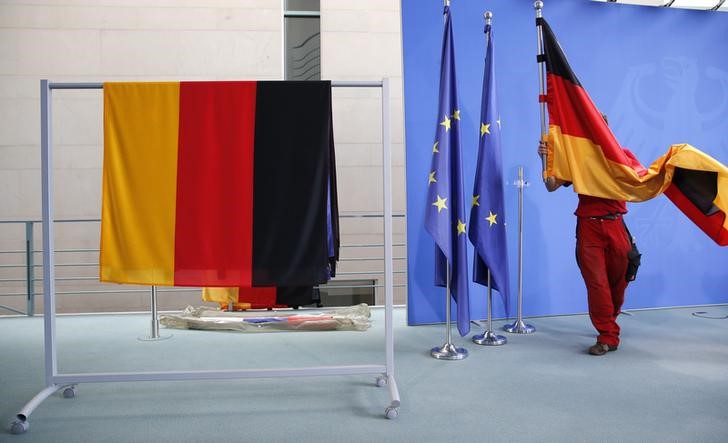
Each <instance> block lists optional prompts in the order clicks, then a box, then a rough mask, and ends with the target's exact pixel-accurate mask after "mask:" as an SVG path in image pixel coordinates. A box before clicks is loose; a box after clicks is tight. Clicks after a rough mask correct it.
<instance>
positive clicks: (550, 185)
mask: <svg viewBox="0 0 728 443" xmlns="http://www.w3.org/2000/svg"><path fill="white" fill-rule="evenodd" d="M538 155H539V156H541V155H548V148H547V147H546V142H545V141H543V140H541V141H539V142H538ZM565 183H566V182H565V181H564V180H560V179H558V178H556V177H554V176H551V177H546V180H544V182H543V185H544V186H545V187H546V190H547V191H549V192H554V191H555V190H557V189H559V188H560V187H561V186H562V185H564V184H565Z"/></svg>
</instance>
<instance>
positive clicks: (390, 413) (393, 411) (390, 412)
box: [384, 406, 399, 420]
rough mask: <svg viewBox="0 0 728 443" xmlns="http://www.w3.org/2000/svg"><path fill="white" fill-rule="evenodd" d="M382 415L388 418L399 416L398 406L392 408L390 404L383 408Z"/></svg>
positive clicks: (392, 418)
mask: <svg viewBox="0 0 728 443" xmlns="http://www.w3.org/2000/svg"><path fill="white" fill-rule="evenodd" d="M384 416H385V417H387V418H388V419H390V420H394V419H395V418H397V417H399V408H393V407H391V406H389V407H387V409H385V410H384Z"/></svg>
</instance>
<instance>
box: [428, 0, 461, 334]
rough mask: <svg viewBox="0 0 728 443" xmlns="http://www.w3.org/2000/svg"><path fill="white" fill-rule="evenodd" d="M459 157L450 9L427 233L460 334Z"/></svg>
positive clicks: (438, 282) (447, 11) (440, 282)
mask: <svg viewBox="0 0 728 443" xmlns="http://www.w3.org/2000/svg"><path fill="white" fill-rule="evenodd" d="M462 169H463V168H462V155H461V153H460V107H459V106H458V99H457V87H456V82H455V48H454V43H453V37H452V20H451V18H450V8H449V7H448V6H446V7H445V32H444V34H443V38H442V58H441V63H440V92H439V102H438V111H437V129H436V130H435V141H434V144H433V147H432V167H431V168H430V172H429V179H428V185H427V186H428V189H427V203H426V208H427V209H426V212H425V229H426V230H427V232H429V233H430V235H431V236H432V238H433V239H434V240H435V285H437V286H446V285H447V281H448V279H449V280H450V291H451V293H452V297H453V298H454V299H455V302H456V303H457V324H458V331H459V332H460V335H466V334H467V333H468V332H470V302H469V299H468V256H467V250H466V248H467V238H466V234H465V233H466V229H465V202H464V198H463V175H462Z"/></svg>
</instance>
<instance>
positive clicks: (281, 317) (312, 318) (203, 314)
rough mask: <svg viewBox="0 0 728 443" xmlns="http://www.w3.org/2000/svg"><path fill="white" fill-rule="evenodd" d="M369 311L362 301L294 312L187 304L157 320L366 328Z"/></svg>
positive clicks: (192, 324)
mask: <svg viewBox="0 0 728 443" xmlns="http://www.w3.org/2000/svg"><path fill="white" fill-rule="evenodd" d="M370 316H371V312H370V310H369V306H368V305H367V304H365V303H362V304H359V305H355V306H350V307H345V308H341V309H335V310H322V311H311V312H310V313H309V312H296V313H291V314H288V313H287V312H286V314H283V313H281V312H279V311H265V312H250V311H247V312H228V311H222V310H219V309H215V308H210V307H206V306H200V307H193V306H188V307H187V308H186V309H185V310H184V311H182V313H181V314H162V315H160V316H159V322H160V323H161V324H162V325H164V326H166V327H168V328H175V329H201V330H217V331H220V330H225V331H240V332H275V331H365V330H367V329H368V328H369V324H370V319H369V318H370Z"/></svg>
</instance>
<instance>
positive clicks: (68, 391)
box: [63, 386, 76, 398]
mask: <svg viewBox="0 0 728 443" xmlns="http://www.w3.org/2000/svg"><path fill="white" fill-rule="evenodd" d="M75 396H76V387H75V386H69V387H67V388H65V389H64V390H63V398H73V397H75Z"/></svg>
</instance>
